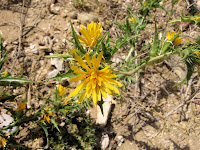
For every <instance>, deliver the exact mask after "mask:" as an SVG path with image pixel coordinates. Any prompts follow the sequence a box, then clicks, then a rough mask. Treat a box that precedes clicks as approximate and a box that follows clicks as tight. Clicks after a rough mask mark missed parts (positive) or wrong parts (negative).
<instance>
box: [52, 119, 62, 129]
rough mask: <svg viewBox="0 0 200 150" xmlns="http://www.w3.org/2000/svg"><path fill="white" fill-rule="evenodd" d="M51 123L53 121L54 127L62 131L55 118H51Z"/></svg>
mask: <svg viewBox="0 0 200 150" xmlns="http://www.w3.org/2000/svg"><path fill="white" fill-rule="evenodd" d="M51 123H53V125H54V127H55V128H56V129H57V130H58V132H60V129H59V128H58V124H57V123H56V121H55V120H54V119H53V118H51ZM60 133H61V132H60Z"/></svg>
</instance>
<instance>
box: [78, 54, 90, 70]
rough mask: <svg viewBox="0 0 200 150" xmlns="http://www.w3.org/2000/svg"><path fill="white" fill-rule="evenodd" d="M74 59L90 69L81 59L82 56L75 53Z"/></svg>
mask: <svg viewBox="0 0 200 150" xmlns="http://www.w3.org/2000/svg"><path fill="white" fill-rule="evenodd" d="M75 58H76V61H78V63H79V64H80V65H81V66H82V67H83V68H84V69H86V70H88V71H89V70H90V68H89V67H88V66H87V65H86V64H85V63H84V61H83V60H82V58H81V57H80V56H79V55H75Z"/></svg>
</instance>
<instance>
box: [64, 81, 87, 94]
mask: <svg viewBox="0 0 200 150" xmlns="http://www.w3.org/2000/svg"><path fill="white" fill-rule="evenodd" d="M88 81H89V80H88V78H87V79H85V80H84V81H83V82H82V83H81V84H79V85H78V86H77V87H76V88H75V89H74V90H73V91H72V92H71V93H70V94H69V96H68V97H69V98H70V97H72V96H75V95H77V94H78V93H79V92H80V91H81V90H82V89H83V88H84V87H85V85H86V84H87V83H88Z"/></svg>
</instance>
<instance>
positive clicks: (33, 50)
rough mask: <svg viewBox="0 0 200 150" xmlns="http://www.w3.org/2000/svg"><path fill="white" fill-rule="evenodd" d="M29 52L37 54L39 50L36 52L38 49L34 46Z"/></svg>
mask: <svg viewBox="0 0 200 150" xmlns="http://www.w3.org/2000/svg"><path fill="white" fill-rule="evenodd" d="M31 53H33V54H38V53H39V52H38V49H37V48H34V49H32V50H31Z"/></svg>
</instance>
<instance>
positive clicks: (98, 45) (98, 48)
mask: <svg viewBox="0 0 200 150" xmlns="http://www.w3.org/2000/svg"><path fill="white" fill-rule="evenodd" d="M108 33H109V32H107V33H106V34H105V35H104V36H103V37H102V38H101V39H100V40H97V41H98V44H97V45H96V46H95V47H94V49H95V50H96V52H97V53H99V51H100V47H101V43H102V42H103V41H104V39H105V38H106V36H107V35H108Z"/></svg>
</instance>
